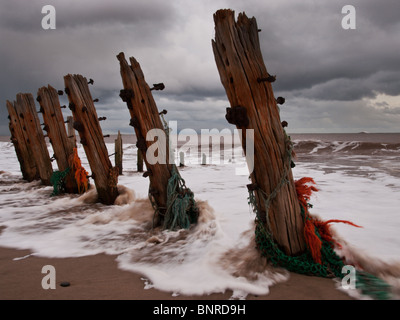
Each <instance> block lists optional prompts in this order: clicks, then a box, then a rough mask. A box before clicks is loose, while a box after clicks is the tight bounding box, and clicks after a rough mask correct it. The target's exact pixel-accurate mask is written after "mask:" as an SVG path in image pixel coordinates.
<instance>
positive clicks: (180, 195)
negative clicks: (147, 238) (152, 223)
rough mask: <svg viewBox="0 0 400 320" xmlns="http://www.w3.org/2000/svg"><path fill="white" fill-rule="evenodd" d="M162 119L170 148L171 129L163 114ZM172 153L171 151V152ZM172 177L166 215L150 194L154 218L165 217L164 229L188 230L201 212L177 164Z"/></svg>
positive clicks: (173, 166)
mask: <svg viewBox="0 0 400 320" xmlns="http://www.w3.org/2000/svg"><path fill="white" fill-rule="evenodd" d="M161 119H162V121H163V123H164V131H165V133H166V136H167V141H168V148H170V146H169V132H170V129H169V127H168V125H167V122H166V121H165V119H164V116H163V114H161ZM169 152H171V150H169ZM171 168H172V169H171V177H170V178H169V179H168V185H167V208H166V211H165V213H162V212H161V211H160V210H159V208H158V206H157V204H156V202H155V200H154V198H153V196H152V195H151V194H150V192H149V199H150V202H151V204H152V206H153V208H154V210H155V214H154V216H156V215H157V214H159V215H163V218H164V221H163V228H164V229H169V230H175V229H178V228H184V229H188V228H189V227H190V225H191V224H192V223H196V222H197V218H198V215H199V210H198V208H197V205H196V201H195V200H194V194H193V192H192V191H191V190H190V189H189V188H187V187H186V185H185V180H183V179H182V177H181V175H180V174H179V172H178V169H177V168H176V165H175V164H171Z"/></svg>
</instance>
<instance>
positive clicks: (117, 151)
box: [115, 130, 123, 175]
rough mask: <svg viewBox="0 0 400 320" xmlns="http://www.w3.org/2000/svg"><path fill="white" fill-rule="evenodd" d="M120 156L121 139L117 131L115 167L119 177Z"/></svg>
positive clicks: (120, 168) (120, 167) (121, 151)
mask: <svg viewBox="0 0 400 320" xmlns="http://www.w3.org/2000/svg"><path fill="white" fill-rule="evenodd" d="M122 156H123V148H122V137H121V132H120V131H119V130H118V136H117V139H115V166H116V167H117V168H118V173H119V174H120V175H121V174H122Z"/></svg>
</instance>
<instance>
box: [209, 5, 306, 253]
mask: <svg viewBox="0 0 400 320" xmlns="http://www.w3.org/2000/svg"><path fill="white" fill-rule="evenodd" d="M214 22H215V40H213V41H212V47H213V51H214V56H215V61H216V64H217V67H218V71H219V74H220V78H221V82H222V84H223V86H224V88H225V91H226V94H227V96H228V99H229V102H230V105H231V108H227V114H226V118H227V120H228V122H230V123H232V124H235V125H236V127H237V128H238V129H242V136H241V139H242V146H243V150H246V146H245V143H246V129H252V130H254V170H253V171H252V172H251V174H250V176H251V181H252V184H251V185H249V186H248V188H249V190H250V189H252V190H253V191H254V192H255V197H256V204H257V207H258V208H259V209H260V210H259V212H260V215H261V216H260V217H258V219H261V220H262V223H263V224H264V226H265V228H266V229H267V230H268V231H269V232H270V233H271V234H272V236H273V239H274V240H275V242H276V243H277V244H278V246H279V247H280V248H281V250H283V252H284V253H285V254H287V255H296V254H299V253H301V252H303V251H304V250H305V240H304V234H303V229H304V223H303V219H302V216H301V209H300V205H299V201H298V198H297V194H296V188H295V184H294V180H293V176H292V171H291V152H292V144H291V142H290V140H289V138H288V137H287V135H286V133H285V131H284V129H283V128H282V125H281V120H280V116H279V110H278V108H277V102H276V100H275V97H274V93H273V91H272V86H271V82H273V81H274V80H275V77H274V76H271V75H270V74H269V73H268V71H267V69H266V67H265V65H264V61H263V57H262V54H261V50H260V44H259V38H258V28H257V22H256V19H255V18H252V19H249V18H248V17H247V16H246V15H245V14H244V13H243V14H239V16H238V18H237V22H235V18H234V11H232V10H218V11H217V12H216V13H215V14H214ZM245 152H246V151H245Z"/></svg>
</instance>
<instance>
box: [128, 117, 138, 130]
mask: <svg viewBox="0 0 400 320" xmlns="http://www.w3.org/2000/svg"><path fill="white" fill-rule="evenodd" d="M129 125H130V126H131V127H134V128H139V127H140V123H139V120H138V118H136V117H132V118H131V120H130V121H129Z"/></svg>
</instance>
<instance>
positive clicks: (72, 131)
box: [67, 116, 76, 148]
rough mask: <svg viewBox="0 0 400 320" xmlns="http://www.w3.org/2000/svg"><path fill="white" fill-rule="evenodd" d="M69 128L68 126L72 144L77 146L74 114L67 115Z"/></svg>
mask: <svg viewBox="0 0 400 320" xmlns="http://www.w3.org/2000/svg"><path fill="white" fill-rule="evenodd" d="M67 128H68V139H69V140H70V144H71V146H73V147H74V148H75V147H76V135H75V129H74V118H73V117H72V116H68V117H67Z"/></svg>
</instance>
